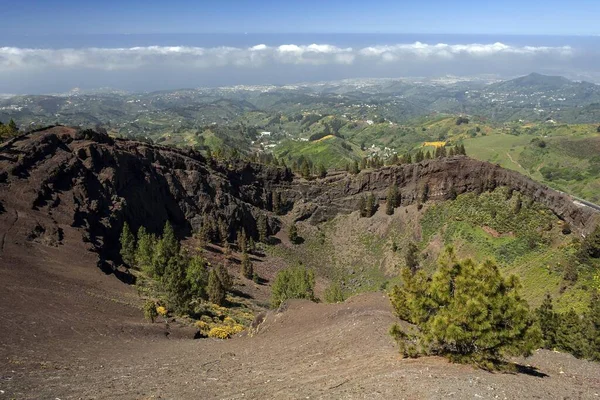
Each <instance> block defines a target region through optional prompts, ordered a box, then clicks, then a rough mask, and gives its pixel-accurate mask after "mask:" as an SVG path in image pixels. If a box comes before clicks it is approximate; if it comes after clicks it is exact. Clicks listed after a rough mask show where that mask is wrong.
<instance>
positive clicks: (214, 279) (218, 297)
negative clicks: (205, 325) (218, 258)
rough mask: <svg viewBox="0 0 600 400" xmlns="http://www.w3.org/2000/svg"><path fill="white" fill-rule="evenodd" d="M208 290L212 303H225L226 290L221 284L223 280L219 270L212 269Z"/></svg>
mask: <svg viewBox="0 0 600 400" xmlns="http://www.w3.org/2000/svg"><path fill="white" fill-rule="evenodd" d="M206 292H207V293H208V300H209V301H210V302H211V303H214V304H217V305H223V304H224V303H225V290H224V289H223V286H222V285H221V280H220V279H219V276H218V275H217V271H215V270H214V269H212V270H211V271H210V273H209V274H208V284H207V286H206Z"/></svg>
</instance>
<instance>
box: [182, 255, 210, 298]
mask: <svg viewBox="0 0 600 400" xmlns="http://www.w3.org/2000/svg"><path fill="white" fill-rule="evenodd" d="M186 280H187V283H188V286H189V289H190V294H191V296H192V297H196V298H201V299H205V298H206V296H207V293H206V285H207V284H208V269H207V268H206V261H205V260H204V258H202V257H201V256H193V257H191V258H190V260H189V262H188V267H187V270H186Z"/></svg>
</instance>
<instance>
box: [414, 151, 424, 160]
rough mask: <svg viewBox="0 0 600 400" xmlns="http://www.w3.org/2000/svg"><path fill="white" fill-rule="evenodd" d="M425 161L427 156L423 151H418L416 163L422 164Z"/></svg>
mask: <svg viewBox="0 0 600 400" xmlns="http://www.w3.org/2000/svg"><path fill="white" fill-rule="evenodd" d="M424 159H425V155H424V154H423V150H419V151H417V155H416V156H415V162H418V163H419V162H421V161H423V160H424Z"/></svg>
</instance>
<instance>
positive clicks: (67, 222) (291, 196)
mask: <svg viewBox="0 0 600 400" xmlns="http://www.w3.org/2000/svg"><path fill="white" fill-rule="evenodd" d="M393 182H395V183H396V184H397V185H398V187H399V189H400V193H401V196H402V205H407V204H411V203H415V202H419V201H422V199H423V192H424V191H427V192H428V196H427V197H428V198H429V199H430V200H442V199H445V198H446V197H447V196H448V195H449V193H450V192H451V190H452V189H453V191H455V192H456V193H458V194H460V193H464V192H470V191H483V190H491V189H493V188H495V187H497V186H509V187H511V188H513V189H515V190H518V191H520V192H522V193H524V194H527V195H529V196H531V197H532V198H534V199H535V200H536V201H539V202H541V203H542V204H544V205H546V206H547V207H548V208H550V209H551V210H552V211H553V212H554V213H556V214H557V215H558V216H559V217H560V218H562V219H564V220H566V221H568V222H570V223H571V224H572V225H573V227H574V228H576V229H579V230H581V231H583V232H586V231H588V230H590V229H591V228H592V227H593V225H594V224H595V223H596V219H597V214H596V213H595V212H593V211H592V210H591V209H589V208H581V207H578V206H576V205H575V204H574V203H573V201H572V199H570V198H569V197H568V196H566V195H564V194H561V193H558V192H556V191H554V190H551V189H548V188H547V187H545V186H543V185H540V184H538V183H536V182H534V181H532V180H530V179H528V178H525V177H523V176H522V175H520V174H518V173H517V172H513V171H508V170H505V169H503V168H501V167H499V166H496V165H492V164H489V163H484V162H479V161H475V160H472V159H470V158H467V157H455V158H449V159H443V160H432V161H425V162H422V163H419V164H410V165H401V166H394V167H385V168H381V169H379V170H375V171H364V172H361V173H360V174H358V175H357V176H351V175H348V174H346V173H334V174H332V175H330V176H329V177H327V178H325V179H319V180H314V181H306V180H303V179H297V178H294V176H293V175H292V174H291V173H290V172H289V171H287V170H285V169H283V168H276V167H266V166H263V165H258V164H251V163H246V162H234V163H230V164H224V163H220V162H215V161H213V160H210V161H209V160H206V159H205V158H204V157H202V155H200V154H199V153H196V152H193V151H184V150H178V149H173V148H168V147H161V146H154V145H149V144H146V143H141V142H135V141H128V140H115V139H112V138H110V137H108V136H106V135H103V134H99V133H95V132H92V131H78V130H76V129H73V128H66V127H54V128H49V129H46V130H43V131H39V132H34V133H30V134H28V135H25V136H21V137H18V138H15V139H12V140H11V141H9V142H7V143H4V144H3V145H2V146H1V147H0V213H3V214H5V215H8V214H10V213H12V212H16V213H17V215H18V213H19V212H21V213H22V214H23V213H26V214H29V215H31V216H32V217H31V218H30V221H31V223H30V225H31V226H30V234H29V236H28V238H27V240H38V241H43V242H44V243H47V244H54V245H58V244H59V243H60V242H61V240H62V234H61V230H62V229H63V227H65V226H68V227H75V228H80V229H79V230H80V231H81V233H82V239H83V240H84V241H88V242H90V244H91V247H93V248H94V249H96V250H98V251H99V252H100V253H101V254H104V255H106V256H107V257H110V256H111V255H114V254H115V253H116V249H118V246H117V241H118V235H119V232H120V230H121V227H122V225H123V222H124V221H127V222H128V223H129V224H130V225H131V226H132V227H133V228H134V229H137V228H138V227H139V226H142V225H144V226H146V227H147V228H148V229H149V230H150V231H153V232H160V230H161V229H162V226H163V225H164V223H165V222H166V221H171V222H172V223H173V224H174V225H175V227H176V229H177V230H178V231H179V233H180V234H181V235H189V234H190V233H192V232H193V231H197V230H199V229H201V227H202V226H203V225H205V224H209V223H211V224H215V223H216V221H220V223H221V224H222V225H223V226H224V227H225V230H226V231H227V234H228V235H229V239H233V238H234V237H235V235H236V233H237V232H238V231H239V230H240V229H241V228H244V229H245V230H246V231H247V232H248V233H249V234H250V235H253V236H257V231H256V221H257V219H258V217H259V216H260V215H267V216H268V225H269V230H270V232H271V233H275V232H276V231H277V230H279V229H280V221H279V218H278V217H277V216H276V215H274V214H273V213H272V212H271V210H272V208H273V205H272V196H273V194H274V193H275V192H278V193H279V194H281V196H282V198H283V202H284V203H285V204H286V205H287V206H288V207H289V208H290V209H291V208H292V207H293V209H292V210H291V213H292V217H293V218H294V219H295V220H308V221H310V222H311V223H319V222H322V221H325V220H328V219H330V218H332V217H334V216H335V215H337V214H339V213H349V212H352V211H353V210H355V209H356V206H357V204H358V201H359V198H360V197H361V196H362V195H364V194H365V193H367V192H373V193H374V194H375V195H376V196H377V197H379V198H380V199H381V200H383V199H384V198H385V196H386V190H387V188H388V187H389V185H390V184H392V183H393ZM284 208H285V207H284ZM28 229H29V228H28Z"/></svg>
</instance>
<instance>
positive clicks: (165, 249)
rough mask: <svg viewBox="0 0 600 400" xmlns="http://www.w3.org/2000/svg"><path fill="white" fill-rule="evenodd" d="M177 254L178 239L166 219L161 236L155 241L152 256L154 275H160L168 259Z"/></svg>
mask: <svg viewBox="0 0 600 400" xmlns="http://www.w3.org/2000/svg"><path fill="white" fill-rule="evenodd" d="M177 254H179V241H178V240H177V238H176V237H175V232H174V231H173V227H172V226H171V224H170V223H169V221H167V222H166V223H165V227H164V229H163V235H162V237H161V238H160V239H159V240H158V241H157V243H156V247H155V249H154V254H153V257H152V266H153V272H154V275H155V276H159V277H160V276H162V275H163V274H164V272H165V269H166V268H167V264H168V263H169V260H170V259H171V258H173V257H175V256H176V255H177Z"/></svg>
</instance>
